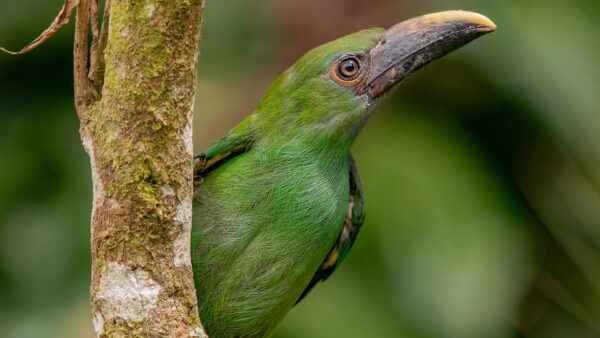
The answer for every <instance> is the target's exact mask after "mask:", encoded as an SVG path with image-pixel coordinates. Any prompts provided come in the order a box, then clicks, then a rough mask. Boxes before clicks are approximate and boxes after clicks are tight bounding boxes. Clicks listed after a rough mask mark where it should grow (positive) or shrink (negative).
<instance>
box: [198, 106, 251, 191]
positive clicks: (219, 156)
mask: <svg viewBox="0 0 600 338" xmlns="http://www.w3.org/2000/svg"><path fill="white" fill-rule="evenodd" d="M253 117H254V114H252V115H250V116H248V117H247V118H246V119H245V120H244V121H242V122H241V123H240V124H238V125H237V126H236V127H235V128H233V129H232V130H231V131H230V132H229V133H228V134H227V135H225V136H224V137H223V138H222V139H220V140H218V141H217V142H216V143H215V144H213V145H212V146H211V147H210V148H208V149H207V150H206V151H205V152H203V153H200V154H197V155H196V156H194V184H195V185H198V184H200V183H201V182H202V177H203V176H205V175H206V174H207V173H208V172H209V171H211V170H213V169H215V168H216V167H217V166H218V165H219V164H221V163H223V162H224V161H226V160H227V159H229V158H232V157H233V156H235V155H238V154H241V153H243V152H245V151H247V150H248V149H250V147H251V146H252V143H253V142H254V133H253V131H252V127H251V125H252V120H253Z"/></svg>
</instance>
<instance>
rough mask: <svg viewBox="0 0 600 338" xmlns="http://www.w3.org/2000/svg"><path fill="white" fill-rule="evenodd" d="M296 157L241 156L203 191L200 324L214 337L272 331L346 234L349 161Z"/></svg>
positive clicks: (197, 262) (196, 225)
mask: <svg viewBox="0 0 600 338" xmlns="http://www.w3.org/2000/svg"><path fill="white" fill-rule="evenodd" d="M295 153H296V154H300V152H294V151H293V150H292V151H288V152H281V153H279V154H276V155H273V156H264V154H260V153H258V152H257V151H252V150H250V151H248V152H245V153H242V154H239V155H237V156H235V157H233V158H231V159H230V160H228V161H227V162H225V163H223V164H221V165H220V166H219V167H217V168H216V169H215V170H213V171H211V172H210V173H208V175H207V176H206V177H204V183H203V184H202V185H201V186H200V187H199V188H198V189H197V190H196V194H195V199H194V219H193V230H192V261H193V266H194V277H195V282H196V289H197V292H198V302H199V310H200V317H201V319H202V322H203V324H204V325H205V326H206V329H207V331H208V332H209V333H210V334H211V337H213V336H214V337H219V336H262V335H264V334H266V333H267V332H269V331H270V330H271V329H272V328H273V327H274V326H275V325H276V324H277V323H278V322H279V321H280V320H281V318H282V317H283V316H284V315H285V314H286V313H287V311H288V310H289V309H290V308H291V307H292V306H293V305H294V303H295V302H296V301H297V300H298V298H299V297H300V295H301V294H302V292H303V290H304V289H305V288H306V286H307V285H308V283H309V282H310V280H311V278H312V276H313V274H314V273H315V271H316V270H317V269H318V267H319V265H320V264H321V263H322V262H323V259H324V258H325V256H326V255H327V253H328V252H329V250H330V249H331V248H332V246H333V244H334V243H335V241H336V238H337V237H338V235H339V233H340V230H341V228H342V226H343V223H344V218H345V216H346V210H347V206H348V191H349V187H348V161H347V156H344V157H340V158H336V159H328V160H327V161H323V159H316V158H315V157H313V156H310V155H304V156H301V155H300V156H298V155H296V156H294V155H293V154H295ZM285 154H290V155H289V156H288V155H285Z"/></svg>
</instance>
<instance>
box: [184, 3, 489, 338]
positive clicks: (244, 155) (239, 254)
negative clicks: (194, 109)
mask: <svg viewBox="0 0 600 338" xmlns="http://www.w3.org/2000/svg"><path fill="white" fill-rule="evenodd" d="M495 28H496V26H495V25H494V23H493V22H491V21H490V20H489V19H487V18H486V17H484V16H482V15H480V14H475V13H471V12H463V11H448V12H440V13H434V14H429V15H424V16H421V17H417V18H414V19H410V20H407V21H404V22H401V23H399V24H397V25H395V26H393V27H391V28H389V29H387V30H385V29H381V28H374V29H368V30H364V31H360V32H357V33H354V34H351V35H348V36H345V37H342V38H340V39H338V40H335V41H332V42H329V43H327V44H324V45H322V46H319V47H317V48H315V49H313V50H311V51H309V52H308V53H306V54H305V55H304V56H302V57H301V58H300V59H299V60H298V61H297V62H296V63H295V64H294V65H293V66H291V67H290V68H289V69H287V70H286V71H285V72H284V73H283V74H281V76H279V78H278V79H277V80H276V81H275V82H274V83H273V85H272V86H271V87H270V88H269V89H268V90H267V92H266V93H265V95H264V97H263V99H262V101H261V102H260V103H259V105H258V107H257V108H256V110H255V111H254V112H253V113H252V114H251V115H249V116H248V117H247V118H246V119H245V120H244V121H242V122H241V123H240V124H239V125H238V126H237V127H235V128H233V129H232V130H231V131H230V132H229V133H228V134H227V135H225V137H223V138H222V139H220V140H219V141H217V142H216V143H215V144H214V145H213V146H212V147H210V148H209V149H208V150H206V152H204V153H202V154H200V155H197V156H196V162H195V168H194V171H195V175H196V176H195V186H196V188H195V195H194V203H193V211H194V214H193V229H192V242H191V245H192V264H193V269H194V279H195V284H196V290H197V296H198V309H199V313H200V318H201V320H202V323H203V324H204V326H205V328H206V330H207V333H208V334H209V336H210V337H213V338H214V337H254V336H264V335H267V334H269V332H270V331H271V330H272V329H273V328H274V327H275V325H277V323H278V322H279V321H281V319H282V318H283V317H284V315H285V314H286V313H287V312H288V311H289V310H290V309H291V308H292V307H293V306H294V304H296V303H297V302H298V301H299V300H301V299H302V298H303V297H304V296H305V295H306V294H307V293H308V292H309V291H310V290H311V289H312V288H313V287H314V286H315V284H316V283H318V282H319V281H322V280H325V279H327V278H328V277H329V276H330V275H331V273H332V272H333V271H334V270H335V269H336V268H337V267H338V266H339V265H340V263H341V262H342V261H343V260H344V258H345V257H346V256H347V255H348V251H349V250H350V248H351V246H352V243H353V242H354V240H355V238H356V235H357V234H358V231H359V229H360V227H361V224H362V223H363V219H364V217H365V208H364V201H363V194H362V188H361V184H360V179H359V176H358V170H357V168H356V164H355V163H354V160H353V159H352V156H351V155H350V147H351V146H352V143H353V141H354V139H355V138H356V136H357V135H358V133H359V132H360V131H361V129H362V128H363V126H364V125H365V123H366V122H367V120H368V119H369V117H370V116H371V114H372V113H373V111H374V110H375V108H376V107H377V106H378V104H379V103H380V102H381V100H382V98H383V94H384V93H386V92H387V91H389V90H390V88H392V87H394V85H396V84H397V83H398V82H400V81H401V80H402V79H404V78H405V77H406V76H408V75H409V74H411V73H412V72H414V71H416V70H417V69H419V68H421V67H423V66H424V65H426V64H428V63H429V62H431V61H433V60H435V59H436V58H439V57H441V56H443V55H445V54H447V53H449V52H451V51H453V50H455V49H457V48H459V47H461V46H463V45H465V44H466V43H468V42H470V41H471V40H473V39H475V38H477V37H479V36H481V35H483V34H485V33H488V32H491V31H493V30H495Z"/></svg>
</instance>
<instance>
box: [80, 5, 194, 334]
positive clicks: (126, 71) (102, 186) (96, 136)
mask: <svg viewBox="0 0 600 338" xmlns="http://www.w3.org/2000/svg"><path fill="white" fill-rule="evenodd" d="M90 4H91V6H90ZM202 10H203V1H202V0H171V1H160V0H155V1H149V0H145V1H132V0H112V1H110V9H109V11H108V13H109V15H110V21H109V24H108V35H107V36H105V38H106V48H105V49H104V55H103V58H102V60H101V61H102V67H101V68H103V69H104V73H103V74H101V75H103V84H102V86H101V92H100V93H98V92H97V88H96V85H97V83H98V81H99V80H98V78H99V77H98V76H95V75H94V74H95V73H96V70H95V69H94V68H96V66H94V65H92V68H93V69H92V72H91V73H92V74H90V76H91V77H92V80H93V81H91V80H90V79H89V78H88V77H87V72H84V70H87V68H86V67H87V64H88V61H87V45H88V40H87V34H88V28H89V21H88V18H89V13H90V11H91V13H92V16H93V15H94V13H97V7H96V8H94V3H93V2H90V1H81V4H80V6H79V7H78V13H77V28H76V31H77V33H76V39H75V87H76V93H75V96H76V105H77V108H78V113H79V117H80V119H81V137H82V140H83V144H84V146H85V148H86V150H87V152H88V153H89V155H90V158H91V164H92V176H93V184H94V204H93V211H92V225H91V232H92V238H91V242H92V243H91V244H92V283H91V305H92V312H93V321H94V328H95V331H96V333H97V334H98V336H110V337H113V336H143V337H154V336H173V337H183V336H188V337H189V336H204V335H205V334H204V331H203V329H202V325H201V323H200V320H199V318H198V312H197V308H196V296H195V289H194V283H193V273H192V268H191V259H190V244H189V243H190V231H191V217H192V203H191V202H192V155H193V149H192V129H191V128H192V127H191V126H192V107H193V101H194V93H195V87H196V65H197V59H198V50H197V44H198V42H199V40H200V22H201V15H202ZM94 19H95V18H94V17H92V21H93V20H94ZM105 26H106V25H105ZM92 28H94V26H93V25H92ZM103 34H104V32H103V33H102V34H101V37H100V40H101V41H100V45H103V41H102V40H103V37H102V35H103ZM95 37H97V33H96V34H95ZM83 46H85V47H83ZM82 50H83V51H84V52H82ZM93 53H95V51H94V50H93V49H92V60H93V61H94V62H93V63H95V62H96V61H95V60H94V57H95V56H96V55H95V54H93ZM100 53H102V51H100ZM82 68H83V69H82ZM100 79H101V80H102V76H101V77H100Z"/></svg>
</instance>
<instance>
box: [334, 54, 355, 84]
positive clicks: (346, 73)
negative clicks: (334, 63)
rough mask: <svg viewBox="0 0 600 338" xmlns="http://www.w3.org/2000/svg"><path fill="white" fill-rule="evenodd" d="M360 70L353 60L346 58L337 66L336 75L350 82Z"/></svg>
mask: <svg viewBox="0 0 600 338" xmlns="http://www.w3.org/2000/svg"><path fill="white" fill-rule="evenodd" d="M359 70H360V64H359V63H358V60H356V59H355V58H347V59H345V60H342V61H341V62H340V63H339V64H338V69H337V73H338V75H339V76H340V78H342V79H344V80H346V81H350V80H352V79H354V78H355V77H356V76H357V75H358V73H359Z"/></svg>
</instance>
